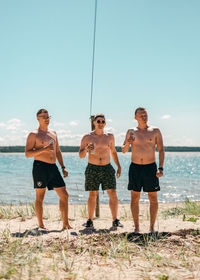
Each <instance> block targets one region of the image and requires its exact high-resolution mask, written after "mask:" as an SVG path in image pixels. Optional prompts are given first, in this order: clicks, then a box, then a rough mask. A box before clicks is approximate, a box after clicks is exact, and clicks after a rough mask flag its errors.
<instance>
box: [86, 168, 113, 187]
mask: <svg viewBox="0 0 200 280" xmlns="http://www.w3.org/2000/svg"><path fill="white" fill-rule="evenodd" d="M100 184H101V186H102V190H108V189H116V178H115V169H114V168H113V167H112V165H111V164H107V165H94V164H91V163H88V165H87V167H86V170H85V190H86V191H98V190H99V185H100Z"/></svg>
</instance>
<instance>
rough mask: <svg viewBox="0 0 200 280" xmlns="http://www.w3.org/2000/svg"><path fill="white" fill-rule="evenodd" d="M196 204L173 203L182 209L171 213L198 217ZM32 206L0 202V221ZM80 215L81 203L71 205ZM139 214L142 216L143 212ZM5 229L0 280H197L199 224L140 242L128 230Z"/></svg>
mask: <svg viewBox="0 0 200 280" xmlns="http://www.w3.org/2000/svg"><path fill="white" fill-rule="evenodd" d="M196 204H197V206H198V203H193V202H192V205H191V202H186V203H185V204H184V206H183V207H182V208H181V207H177V209H179V208H181V211H183V210H182V209H186V210H184V211H186V212H181V213H180V214H179V215H178V216H176V217H178V218H179V220H180V221H182V215H183V214H184V213H185V215H188V216H189V215H192V216H194V217H197V218H198V217H199V216H198V211H197V212H195V211H196ZM21 207H22V208H21ZM33 209H34V205H23V206H22V205H19V206H12V205H10V206H0V211H1V212H0V213H2V214H3V215H4V218H3V219H4V221H5V220H6V219H7V220H8V221H9V220H11V219H15V218H19V217H25V218H27V217H30V218H31V217H34V215H35V213H34V211H33ZM127 209H129V207H127V208H126V207H125V206H124V207H122V211H121V218H122V219H123V220H124V222H125V221H126V222H129V220H130V219H131V217H129V216H130V213H129V210H127ZM194 209H195V211H194ZM47 210H48V209H47ZM48 211H49V212H47V213H48V215H47V216H48V219H50V220H51V219H52V216H51V211H50V210H48ZM145 211H146V210H145ZM167 211H170V209H168V210H167ZM167 211H165V212H167ZM85 213H86V208H85V206H80V207H78V206H76V205H75V206H74V205H73V207H72V215H73V216H74V217H76V219H82V220H84V219H85ZM169 213H170V212H169ZM189 213H192V214H189ZM194 213H197V215H195V214H194ZM179 216H180V217H179ZM6 217H8V218H6ZM143 217H144V219H146V220H148V217H147V216H146V212H144V213H143ZM167 217H168V218H170V219H173V218H174V216H170V215H168V216H167ZM3 219H2V220H3ZM105 220H106V219H105ZM16 221H17V222H19V220H16ZM108 222H109V224H110V219H109V221H108ZM131 223H132V221H131ZM8 228H9V227H7V228H5V229H4V230H3V231H2V232H0V279H14V280H15V279H23V280H24V279H25V280H26V279H28V280H31V279H33V280H53V279H58V280H59V279H60V280H61V279H62V280H64V279H71V280H75V279H85V280H89V279H93V280H94V279H98V280H99V279H108V280H111V279H137V280H140V279H145V280H156V279H159V280H180V279H200V228H199V229H194V228H193V229H188V230H183V229H182V230H179V231H176V232H174V233H173V234H172V235H166V236H165V237H163V238H154V236H152V238H151V236H150V237H146V236H145V237H144V240H143V241H142V242H138V241H137V236H136V237H135V238H133V239H132V240H131V241H130V239H129V238H128V237H129V236H128V233H125V232H124V233H119V232H117V231H116V232H112V231H111V232H106V231H105V232H100V233H92V232H91V233H90V234H84V233H78V234H77V235H74V236H73V235H71V234H70V232H69V231H64V232H62V233H60V234H58V235H56V236H55V235H51V234H49V235H48V234H47V235H41V236H30V235H28V232H27V234H25V235H24V236H23V237H20V238H19V237H14V236H13V234H12V233H11V231H10V229H8Z"/></svg>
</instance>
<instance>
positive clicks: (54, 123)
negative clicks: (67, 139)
mask: <svg viewBox="0 0 200 280" xmlns="http://www.w3.org/2000/svg"><path fill="white" fill-rule="evenodd" d="M65 125H66V124H65V123H62V122H55V121H54V122H53V123H52V126H53V127H63V126H65Z"/></svg>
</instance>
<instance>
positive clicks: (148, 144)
mask: <svg viewBox="0 0 200 280" xmlns="http://www.w3.org/2000/svg"><path fill="white" fill-rule="evenodd" d="M135 119H136V120H137V122H138V126H137V127H135V128H134V129H129V130H128V131H127V133H126V138H125V141H124V144H123V146H122V152H123V153H126V152H128V150H129V146H130V145H131V152H132V154H131V161H132V162H131V165H130V168H129V183H128V190H130V191H131V211H132V216H133V221H134V225H135V232H136V233H138V232H139V200H140V192H141V190H142V189H143V191H144V192H147V193H148V198H149V201H150V232H153V231H154V225H155V221H156V216H157V212H158V201H157V191H159V190H160V186H159V179H158V178H159V177H162V176H163V164H164V147H163V140H162V135H161V132H160V130H159V129H158V128H156V127H152V126H149V125H147V122H148V116H147V111H146V109H145V108H143V107H139V108H137V109H136V110H135ZM156 147H157V150H158V153H159V168H157V165H156V163H155V160H156V159H155V149H156Z"/></svg>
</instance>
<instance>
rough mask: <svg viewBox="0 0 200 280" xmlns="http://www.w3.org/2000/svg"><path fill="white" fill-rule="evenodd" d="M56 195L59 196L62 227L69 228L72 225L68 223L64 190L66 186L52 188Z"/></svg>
mask: <svg viewBox="0 0 200 280" xmlns="http://www.w3.org/2000/svg"><path fill="white" fill-rule="evenodd" d="M54 190H55V191H56V193H57V195H58V196H59V198H60V201H59V206H60V212H61V216H62V220H63V229H66V228H68V229H71V228H72V227H71V226H70V224H69V220H68V193H67V190H66V187H61V188H54Z"/></svg>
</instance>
